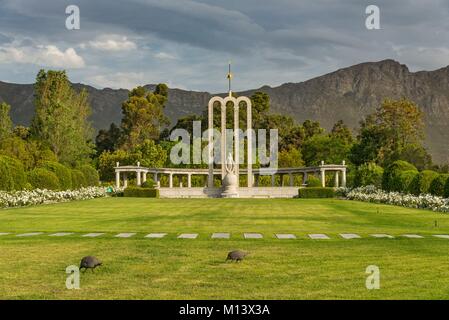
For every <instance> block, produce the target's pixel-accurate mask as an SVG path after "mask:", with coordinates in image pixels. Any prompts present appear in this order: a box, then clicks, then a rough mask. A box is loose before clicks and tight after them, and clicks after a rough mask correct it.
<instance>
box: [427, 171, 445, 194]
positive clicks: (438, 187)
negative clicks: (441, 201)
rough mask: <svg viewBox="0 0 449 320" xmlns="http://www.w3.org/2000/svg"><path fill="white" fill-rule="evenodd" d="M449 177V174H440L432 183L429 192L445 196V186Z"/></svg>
mask: <svg viewBox="0 0 449 320" xmlns="http://www.w3.org/2000/svg"><path fill="white" fill-rule="evenodd" d="M448 179H449V174H440V175H439V176H438V177H436V178H435V179H433V181H432V182H431V183H430V188H429V192H430V193H431V194H433V195H434V196H440V197H442V196H444V186H445V185H446V182H447V181H448Z"/></svg>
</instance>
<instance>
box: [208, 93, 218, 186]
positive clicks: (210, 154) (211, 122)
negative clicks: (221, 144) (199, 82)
mask: <svg viewBox="0 0 449 320" xmlns="http://www.w3.org/2000/svg"><path fill="white" fill-rule="evenodd" d="M216 101H220V103H221V98H217V97H215V98H212V99H210V100H209V104H208V108H207V114H208V122H209V123H208V131H207V139H208V140H207V141H208V146H207V148H208V159H207V161H208V168H209V174H208V176H207V186H208V187H209V188H212V187H213V186H214V158H213V154H214V143H213V136H214V135H213V129H214V103H215V102H216Z"/></svg>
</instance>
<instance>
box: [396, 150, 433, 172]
mask: <svg viewBox="0 0 449 320" xmlns="http://www.w3.org/2000/svg"><path fill="white" fill-rule="evenodd" d="M398 158H399V159H401V160H404V161H407V162H410V163H411V164H413V165H414V166H415V167H416V168H417V169H418V170H424V169H427V168H429V167H430V166H431V165H432V156H431V155H430V154H429V153H428V152H427V150H426V149H425V148H424V147H423V146H421V145H417V144H409V145H406V146H405V147H404V148H403V149H402V150H401V151H400V153H399V156H398Z"/></svg>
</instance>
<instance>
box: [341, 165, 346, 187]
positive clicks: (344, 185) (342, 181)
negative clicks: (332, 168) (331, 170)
mask: <svg viewBox="0 0 449 320" xmlns="http://www.w3.org/2000/svg"><path fill="white" fill-rule="evenodd" d="M341 186H342V187H346V168H345V169H343V170H342V171H341Z"/></svg>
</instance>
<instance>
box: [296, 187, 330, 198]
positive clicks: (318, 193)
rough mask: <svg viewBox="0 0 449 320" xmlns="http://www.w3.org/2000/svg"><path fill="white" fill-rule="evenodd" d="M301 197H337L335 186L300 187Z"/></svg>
mask: <svg viewBox="0 0 449 320" xmlns="http://www.w3.org/2000/svg"><path fill="white" fill-rule="evenodd" d="M299 197H300V198H308V199H311V198H334V197H335V189H334V188H322V187H314V188H300V189H299Z"/></svg>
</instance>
